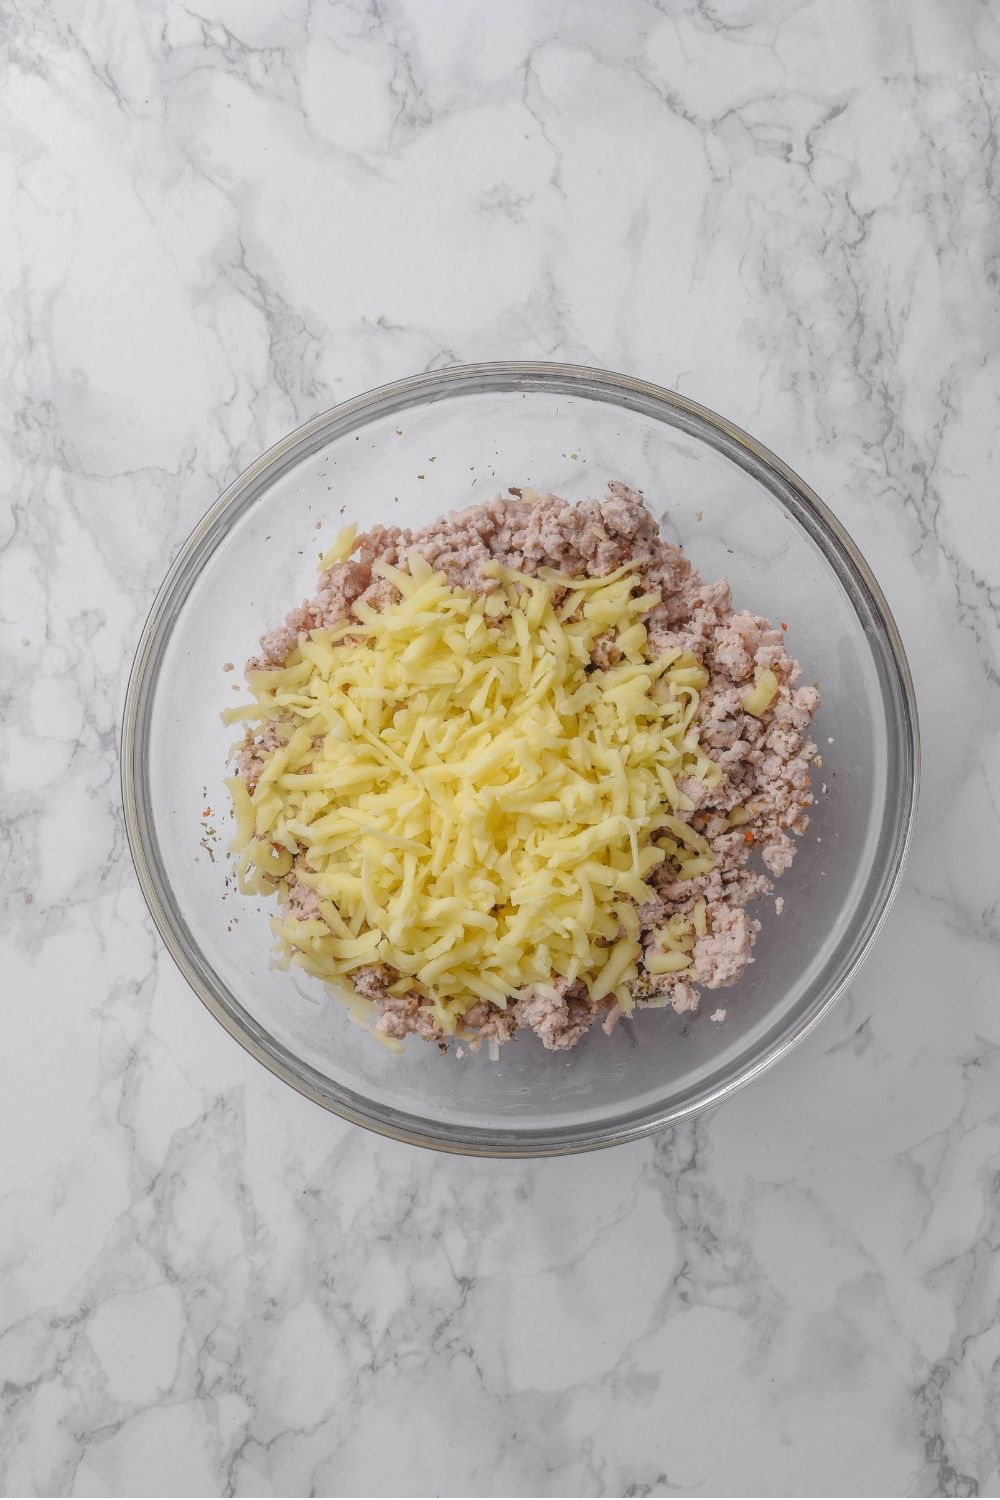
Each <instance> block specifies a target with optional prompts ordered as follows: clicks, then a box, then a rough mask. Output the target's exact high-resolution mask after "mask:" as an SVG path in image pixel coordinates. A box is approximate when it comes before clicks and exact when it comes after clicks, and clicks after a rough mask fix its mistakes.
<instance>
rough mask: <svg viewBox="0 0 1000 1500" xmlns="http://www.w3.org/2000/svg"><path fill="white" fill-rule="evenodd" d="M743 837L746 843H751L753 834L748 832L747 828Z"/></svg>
mask: <svg viewBox="0 0 1000 1500" xmlns="http://www.w3.org/2000/svg"><path fill="white" fill-rule="evenodd" d="M743 837H744V838H745V839H746V841H747V843H748V844H752V843H753V834H752V833H751V832H750V829H749V828H748V829H747V831H746V833H745V834H744V835H743Z"/></svg>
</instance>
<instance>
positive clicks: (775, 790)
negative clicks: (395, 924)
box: [237, 482, 819, 1050]
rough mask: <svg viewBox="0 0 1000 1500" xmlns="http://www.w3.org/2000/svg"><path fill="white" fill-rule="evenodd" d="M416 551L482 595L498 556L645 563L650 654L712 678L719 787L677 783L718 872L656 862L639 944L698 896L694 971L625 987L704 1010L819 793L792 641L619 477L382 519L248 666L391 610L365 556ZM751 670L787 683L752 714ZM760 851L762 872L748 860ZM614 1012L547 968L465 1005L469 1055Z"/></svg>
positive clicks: (705, 707) (300, 887)
mask: <svg viewBox="0 0 1000 1500" xmlns="http://www.w3.org/2000/svg"><path fill="white" fill-rule="evenodd" d="M411 550H416V551H417V552H419V553H420V554H421V556H423V557H424V558H426V560H427V561H428V562H429V563H430V564H431V565H432V566H433V567H435V568H437V569H440V570H441V571H443V572H444V573H445V574H446V575H447V577H448V579H449V581H450V582H451V583H452V584H453V585H455V586H456V587H460V588H463V589H466V590H468V591H469V592H470V593H481V594H485V593H491V592H492V591H493V590H494V589H495V588H496V587H497V583H496V580H495V579H493V578H491V577H489V576H488V575H487V574H486V573H484V572H483V565H484V564H485V563H487V562H489V561H490V560H491V559H494V558H495V559H498V560H499V561H500V562H501V563H502V564H503V565H504V566H505V567H510V568H516V569H517V570H519V571H521V572H525V573H536V572H537V571H538V569H539V568H542V567H549V568H553V569H557V570H558V571H559V572H561V573H563V574H565V575H567V576H570V577H592V578H593V577H604V576H605V575H606V574H608V573H612V572H614V570H615V569H616V568H618V567H621V566H622V564H623V563H626V562H629V561H634V562H635V563H636V564H637V587H639V588H641V590H642V591H643V592H645V593H655V594H658V595H659V602H658V603H657V604H656V605H654V607H653V608H652V610H651V611H650V612H649V614H648V615H647V616H646V619H645V623H646V628H647V631H648V654H649V655H650V657H656V656H659V655H661V654H662V653H663V652H664V651H667V650H669V649H671V648H672V647H680V648H681V649H683V650H686V651H691V652H693V653H694V655H695V656H696V657H697V658H698V660H699V661H700V662H701V663H702V665H703V666H704V667H705V669H706V670H707V671H708V673H709V681H708V685H707V686H706V687H705V688H704V689H703V690H702V694H701V704H700V708H699V719H698V724H699V729H700V737H701V743H702V745H703V746H704V748H705V751H706V753H707V754H708V755H710V756H711V757H712V759H713V760H715V761H716V762H717V763H718V764H719V765H720V766H721V768H722V771H723V778H722V781H721V782H720V783H719V785H718V786H716V787H707V786H706V785H705V784H704V783H703V782H700V781H697V780H688V781H685V782H683V783H682V785H681V790H682V791H684V792H686V793H687V794H688V796H689V797H690V799H691V801H692V802H693V803H694V804H695V806H694V809H693V811H691V812H687V813H681V814H680V816H681V817H683V818H685V819H687V820H689V821H690V823H691V825H692V826H693V827H694V828H695V829H697V830H698V832H700V833H701V834H703V835H704V837H705V838H706V839H707V840H708V842H709V844H710V846H711V848H712V852H713V855H714V857H715V866H714V868H713V869H712V870H710V871H709V873H708V874H707V875H700V876H698V877H697V878H696V879H694V880H679V879H678V878H677V872H676V870H675V869H674V867H673V866H672V865H671V864H670V863H669V862H665V863H664V864H662V865H659V866H657V867H656V868H655V869H654V870H653V872H652V874H651V875H650V876H649V878H648V883H649V884H650V885H651V886H652V887H653V888H654V892H655V894H654V896H653V898H652V900H650V901H649V902H646V903H645V904H644V905H643V906H640V907H639V908H638V915H639V921H640V927H641V929H642V941H643V945H644V947H646V948H650V947H655V945H656V941H657V939H656V932H657V929H658V928H660V927H662V926H663V925H664V923H665V922H666V921H667V920H668V919H669V917H671V916H672V915H674V914H675V913H682V914H685V915H687V914H689V913H690V912H691V911H692V909H693V908H694V906H695V904H696V903H697V902H698V901H699V900H701V899H704V901H705V902H706V919H707V931H706V934H705V936H704V937H701V938H699V939H698V941H697V942H696V944H695V947H694V951H693V955H692V958H693V972H692V970H691V969H689V970H687V971H682V972H681V973H679V974H667V975H654V974H649V973H647V972H645V971H643V970H641V971H640V974H639V978H638V979H637V980H635V981H633V983H632V985H631V990H632V994H633V998H634V999H635V1001H636V1002H637V1004H640V1005H641V1004H643V1003H644V1002H648V1001H650V1000H655V1001H656V1002H657V1003H658V1004H663V1003H665V1001H666V1002H669V1003H670V1004H671V1005H672V1006H673V1008H674V1009H675V1010H676V1011H678V1012H684V1011H691V1010H695V1009H696V1008H697V1006H698V1001H699V998H700V991H699V990H698V989H697V988H696V987H695V984H694V983H693V982H692V981H695V980H696V981H697V984H698V985H702V986H704V987H705V988H706V989H709V990H715V989H721V988H724V987H725V986H728V985H731V984H734V983H735V982H736V980H737V979H739V977H740V975H741V974H743V973H744V971H745V969H746V967H747V965H748V964H749V963H751V962H752V961H753V959H752V949H753V945H754V941H755V938H756V935H757V933H758V931H759V930H760V923H759V922H758V921H757V920H756V919H755V918H752V917H750V916H749V915H748V914H747V906H748V904H749V902H750V901H752V900H753V899H754V898H755V897H757V896H759V895H761V894H764V893H767V892H769V891H771V890H772V889H773V885H772V881H771V879H770V876H772V875H774V876H777V875H781V874H783V873H784V871H785V870H787V869H788V867H789V866H790V864H791V862H792V859H793V857H794V855H795V842H794V840H793V838H792V837H791V835H792V834H802V833H804V832H805V829H806V827H807V826H808V817H807V814H806V808H807V807H809V806H810V804H811V803H812V800H813V799H812V794H811V793H810V790H809V767H810V764H811V762H812V760H813V758H814V757H815V755H816V746H815V745H814V744H813V743H812V741H811V740H809V739H808V737H807V731H808V729H809V726H810V723H811V721H812V717H813V714H814V713H815V712H816V709H817V707H818V706H819V693H818V691H817V689H816V688H815V687H812V686H799V679H800V676H801V668H800V666H799V663H798V662H797V661H794V660H793V659H792V658H791V657H790V656H789V655H788V654H787V652H786V651H785V647H784V636H783V633H782V631H781V630H776V629H774V628H773V627H772V625H771V623H770V621H768V620H765V619H763V618H762V617H761V616H759V615H753V614H750V613H749V612H748V611H746V610H734V609H733V606H732V599H731V596H730V592H729V584H728V583H727V581H726V579H724V578H721V579H719V580H718V581H717V582H715V583H708V584H706V583H704V582H703V581H702V580H701V578H699V576H698V574H697V573H696V572H695V571H694V569H693V568H692V567H691V564H690V563H689V562H688V560H687V558H686V557H685V556H684V554H683V552H681V551H680V549H679V548H677V547H673V546H671V545H670V544H669V543H667V542H664V541H662V540H661V538H660V535H659V528H658V526H657V523H656V521H655V519H654V517H653V516H652V515H651V514H650V512H649V511H648V510H647V509H646V507H645V504H644V502H643V499H642V496H641V495H639V494H638V493H637V492H636V491H634V490H631V489H629V488H628V487H627V486H626V485H624V484H621V483H618V482H613V483H611V484H609V486H608V489H607V494H606V497H605V499H604V500H603V501H597V500H586V501H583V502H582V503H581V504H579V505H571V504H570V503H569V502H567V501H565V500H560V499H559V498H558V497H557V496H555V495H550V494H544V495H540V496H538V497H537V499H534V500H531V501H526V500H524V499H522V498H520V496H519V495H517V494H516V493H512V494H511V495H510V496H503V495H497V496H496V497H495V498H494V499H493V500H489V501H487V502H485V503H484V504H481V505H476V506H470V507H468V508H467V509H465V510H458V511H453V512H452V514H451V515H450V516H449V517H448V518H447V519H441V520H437V521H433V522H432V523H431V524H430V525H429V526H425V527H423V528H421V529H420V530H419V531H409V530H407V529H406V528H402V527H398V526H373V527H372V529H371V530H370V531H368V532H364V533H362V535H360V536H359V537H358V538H357V539H356V541H355V544H354V549H353V555H352V556H351V557H350V558H349V559H348V560H347V561H346V562H342V563H338V564H337V565H336V566H335V567H333V568H330V569H329V570H328V571H327V572H325V573H323V574H322V575H321V577H320V582H319V589H318V592H317V593H316V595H315V596H314V597H313V598H312V599H307V600H305V601H304V602H303V603H302V605H301V606H300V607H299V608H298V609H295V610H292V611H291V612H290V614H289V615H288V616H287V618H286V621H285V624H284V625H283V626H281V627H279V628H278V629H277V630H272V631H268V632H267V633H266V634H265V635H263V636H261V640H260V646H261V649H260V654H259V655H258V656H257V657H256V658H254V659H253V660H252V661H250V662H248V664H247V667H248V670H260V669H269V668H276V667H279V666H281V665H283V663H284V661H285V659H286V657H287V656H288V653H289V652H290V651H291V649H292V648H293V647H294V646H295V645H296V644H297V643H298V639H299V636H300V634H302V633H303V632H305V633H308V632H309V631H311V630H315V629H320V628H331V627H332V626H334V625H336V624H338V623H339V622H340V621H342V620H345V619H350V618H351V616H352V613H353V610H354V606H355V605H356V604H357V603H358V602H359V601H363V602H364V603H365V604H368V605H371V606H372V607H374V608H376V609H382V608H384V607H385V606H386V605H387V604H389V603H391V602H392V601H393V600H394V599H396V598H398V594H397V593H396V590H395V589H394V588H393V586H392V585H391V584H390V583H388V582H387V581H386V580H385V579H382V578H379V577H378V576H377V575H375V574H373V573H372V564H373V563H375V562H376V561H378V560H380V559H381V560H382V561H384V562H387V563H390V564H392V565H393V566H395V567H400V568H403V569H405V567H406V557H407V554H408V553H409V552H410V551H411ZM619 658H620V653H619V652H618V650H617V646H616V643H615V639H614V633H613V632H608V633H607V634H606V635H604V636H602V637H601V638H600V639H599V640H598V642H597V643H596V644H595V647H594V651H593V660H594V663H595V665H596V666H597V667H599V668H601V669H603V670H606V669H607V668H608V667H610V666H613V665H614V663H615V662H616V660H618V659H619ZM757 667H767V668H769V669H770V670H771V671H772V672H773V673H774V675H775V677H776V678H777V681H778V685H779V692H778V695H777V697H776V698H775V699H774V701H773V703H772V704H771V706H770V707H769V708H768V709H767V710H766V711H765V712H764V713H763V714H762V715H761V716H760V717H759V718H755V717H754V716H753V715H751V714H747V713H745V712H744V711H743V707H742V702H741V699H742V698H743V696H744V695H745V693H746V692H747V690H748V688H749V687H750V686H752V684H753V681H754V673H755V668H757ZM285 738H286V734H285V733H284V732H283V731H282V728H281V726H280V725H278V724H268V725H267V726H266V727H265V729H264V731H263V733H262V734H261V735H260V736H259V737H258V738H257V739H254V738H253V737H252V736H249V735H248V738H247V741H246V743H245V745H244V746H243V748H242V750H241V751H240V752H239V755H238V757H237V765H238V770H239V774H240V775H241V776H242V777H243V780H244V781H245V782H246V784H247V786H248V787H249V788H250V789H251V790H252V789H253V787H254V786H255V785H256V782H257V778H258V777H259V775H260V773H261V770H262V769H263V764H264V758H265V757H266V756H267V755H268V754H269V753H270V751H272V750H273V749H275V748H276V746H277V745H278V744H281V743H283V742H284V740H285ZM734 808H742V809H743V810H744V812H745V813H746V816H747V822H746V823H745V824H743V825H741V826H739V827H736V828H733V827H731V826H730V825H729V823H728V821H727V814H729V813H730V812H732V811H733V809H734ZM755 852H756V853H758V854H759V855H760V859H761V863H762V864H763V866H764V868H765V869H766V870H767V871H768V872H769V874H764V873H763V872H761V871H759V870H755V869H754V868H752V867H751V866H750V863H749V862H750V859H751V856H752V855H753V854H754V853H755ZM287 887H288V899H287V902H286V905H285V908H284V911H285V915H286V917H289V918H304V917H313V916H318V915H319V902H318V899H317V897H316V894H315V892H314V891H312V890H311V889H310V887H309V886H308V885H304V884H302V883H301V882H300V881H298V880H297V879H296V877H295V870H294V868H293V870H292V872H291V873H290V875H289V876H288V877H287ZM352 977H353V981H354V986H355V988H356V990H357V991H358V993H359V994H361V995H364V996H365V997H367V998H368V999H370V1000H372V1001H374V1003H375V1006H376V1009H377V1012H378V1020H377V1023H376V1030H377V1031H380V1032H382V1033H383V1034H384V1035H386V1036H392V1037H403V1036H406V1035H408V1034H409V1033H411V1032H416V1033H417V1034H418V1035H420V1036H423V1037H426V1038H427V1039H428V1040H438V1041H440V1040H442V1039H443V1038H444V1033H443V1031H442V1030H441V1029H440V1028H439V1027H438V1026H437V1024H436V1023H435V1021H434V1019H433V1016H432V1014H431V1012H430V1010H429V1009H427V1008H426V1007H427V1002H426V1001H425V1000H424V999H423V998H422V997H420V996H419V995H417V994H415V993H411V994H404V995H402V996H397V995H392V994H390V993H389V989H390V986H392V985H394V984H395V983H396V981H397V980H398V979H399V976H398V975H397V974H396V973H395V972H394V971H393V970H390V969H388V968H386V967H385V966H384V965H375V966H371V967H368V968H363V969H358V970H356V971H355V972H354V974H353V976H352ZM620 1015H621V1011H620V1010H619V1008H618V1006H617V1004H616V1003H615V1001H614V999H613V998H609V999H607V1000H603V1001H597V1002H595V1001H592V1000H591V999H590V997H589V995H588V993H587V989H586V986H585V985H584V984H582V983H580V982H577V983H576V984H572V985H571V984H569V983H568V981H566V980H565V979H562V978H559V977H558V976H555V975H554V976H553V979H552V983H551V985H545V986H537V987H535V988H534V989H533V990H531V991H530V992H529V993H528V994H527V995H522V996H521V997H520V998H515V997H513V996H512V997H511V999H510V1000H509V1001H508V1004H507V1007H506V1009H502V1008H500V1007H498V1006H496V1005H493V1004H491V1003H489V1002H487V1001H480V1002H479V1003H477V1004H476V1005H475V1006H474V1007H473V1008H472V1009H471V1010H470V1011H468V1012H467V1013H466V1015H465V1016H464V1018H463V1027H464V1029H465V1031H467V1032H471V1033H472V1039H471V1046H472V1048H473V1050H478V1048H479V1047H481V1046H482V1043H483V1041H496V1042H504V1041H508V1040H509V1039H510V1038H511V1037H512V1036H513V1034H514V1032H515V1031H516V1030H518V1029H519V1028H527V1029H530V1030H531V1031H533V1032H534V1033H535V1035H536V1036H538V1037H539V1038H540V1040H541V1042H542V1043H543V1045H544V1046H545V1047H547V1048H549V1049H551V1050H563V1049H565V1048H567V1047H572V1046H574V1045H575V1043H576V1042H578V1041H579V1040H580V1038H581V1037H582V1036H584V1035H585V1034H586V1032H587V1031H588V1030H589V1029H590V1028H591V1026H593V1024H594V1022H595V1021H597V1020H598V1019H602V1018H603V1021H604V1029H605V1030H606V1031H610V1030H612V1029H613V1027H614V1025H615V1024H616V1022H617V1021H618V1019H619V1017H620Z"/></svg>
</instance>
